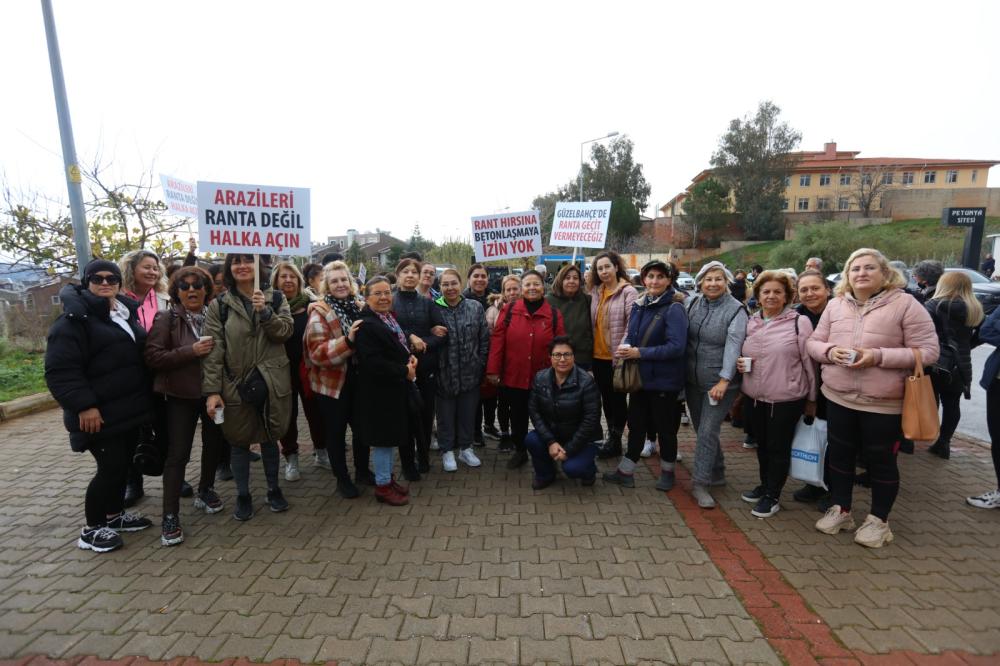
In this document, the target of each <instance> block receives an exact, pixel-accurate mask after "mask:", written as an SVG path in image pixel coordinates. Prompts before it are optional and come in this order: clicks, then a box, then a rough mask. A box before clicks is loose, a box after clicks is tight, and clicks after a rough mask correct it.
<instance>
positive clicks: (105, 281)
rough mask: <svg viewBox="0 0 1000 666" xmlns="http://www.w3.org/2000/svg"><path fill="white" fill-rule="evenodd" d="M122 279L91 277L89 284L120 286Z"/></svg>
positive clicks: (104, 276) (113, 276)
mask: <svg viewBox="0 0 1000 666" xmlns="http://www.w3.org/2000/svg"><path fill="white" fill-rule="evenodd" d="M121 283H122V279H121V278H120V277H118V276H117V275H91V276H90V284H121Z"/></svg>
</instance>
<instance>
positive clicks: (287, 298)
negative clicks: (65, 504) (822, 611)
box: [46, 249, 1000, 552]
mask: <svg viewBox="0 0 1000 666" xmlns="http://www.w3.org/2000/svg"><path fill="white" fill-rule="evenodd" d="M189 257H192V258H193V255H189ZM185 263H186V264H187V263H191V264H193V263H194V262H193V261H190V262H185ZM255 271H256V272H255ZM677 275H678V273H677V270H676V268H675V267H674V266H673V265H671V264H670V263H668V262H665V261H660V260H654V261H650V262H649V263H647V264H646V265H645V266H643V268H642V271H641V273H640V282H641V285H640V286H641V292H640V290H638V289H636V287H635V286H634V285H633V284H632V283H631V282H630V280H629V279H628V276H627V274H626V271H625V266H624V264H623V262H622V259H621V258H620V257H619V256H618V255H617V254H616V253H614V252H611V251H606V252H601V253H600V254H598V255H597V256H596V257H595V258H594V260H593V262H592V269H591V270H589V271H588V272H587V274H586V275H584V274H582V273H581V269H580V267H578V266H577V265H573V264H568V265H565V266H563V267H562V269H561V270H560V271H559V272H558V274H557V275H556V276H555V279H554V281H553V283H552V285H551V291H550V293H548V294H546V284H545V280H544V277H543V275H542V274H540V273H539V272H536V271H533V270H531V271H527V272H525V273H524V274H523V275H521V276H514V275H509V276H506V277H505V278H504V279H503V281H502V283H501V285H500V293H498V294H490V293H489V290H488V275H487V271H486V269H485V268H484V267H483V266H481V265H478V264H476V265H473V266H472V268H471V269H470V270H469V271H468V272H467V273H466V274H465V275H464V276H463V275H461V274H460V273H459V272H458V271H456V270H454V269H447V270H445V271H444V272H443V273H441V274H440V276H438V275H437V274H436V270H435V267H434V266H433V265H431V264H427V263H422V262H421V261H420V260H419V259H418V258H405V259H403V260H402V261H400V262H399V264H398V265H397V267H396V269H395V271H394V273H393V274H392V275H379V276H376V277H374V278H372V279H370V280H368V281H367V283H366V284H364V285H363V287H362V289H359V284H358V283H357V281H356V280H355V279H354V277H353V276H352V275H351V272H350V270H349V268H348V266H347V265H346V264H345V263H343V262H342V261H339V260H333V261H330V262H328V263H326V264H325V265H322V266H320V265H316V264H311V265H307V266H306V267H305V268H304V269H303V270H301V271H300V269H299V268H298V267H297V266H296V265H294V264H292V263H287V262H282V263H278V264H276V265H275V266H273V267H272V266H268V265H267V262H266V261H261V262H255V258H254V257H253V256H251V255H241V254H231V255H228V256H227V257H226V259H225V262H224V263H222V264H220V265H213V266H212V267H211V270H210V271H205V270H203V269H201V268H199V267H197V266H194V265H185V266H183V267H176V268H175V269H174V270H172V272H171V275H170V276H169V277H170V279H169V282H167V280H166V271H165V270H164V268H163V267H162V266H161V263H160V261H159V260H158V258H157V257H156V255H154V254H153V253H151V252H147V251H139V252H134V253H131V254H130V255H128V256H126V257H124V258H123V259H122V261H121V262H120V263H119V264H116V263H113V262H110V261H105V260H94V261H92V262H91V263H90V264H88V265H87V266H86V268H85V270H84V272H83V280H82V284H80V285H69V286H67V287H66V288H64V290H63V292H62V294H61V297H62V302H63V304H64V314H63V316H61V317H60V318H59V319H58V320H57V321H56V322H55V324H54V325H53V327H52V329H51V331H50V334H49V344H48V351H47V356H46V379H47V382H48V385H49V388H50V390H51V391H52V393H53V395H54V397H55V398H56V399H57V400H58V402H59V403H60V405H61V406H62V407H63V410H64V423H65V427H66V429H67V430H68V431H69V433H70V444H71V446H72V448H73V450H74V451H89V452H90V453H91V455H92V456H93V457H94V459H95V461H96V465H97V471H96V473H95V475H94V478H93V480H92V481H91V483H90V485H89V486H88V488H87V493H86V500H85V514H86V525H85V526H84V527H83V529H82V530H81V533H80V537H79V540H78V542H77V545H78V546H79V547H80V548H86V549H91V550H95V551H97V552H106V551H109V550H113V549H115V548H118V547H120V546H121V545H122V539H121V536H120V533H121V532H128V531H135V530H141V529H145V528H148V527H150V526H151V524H152V523H151V521H150V520H149V519H147V518H144V517H142V516H140V515H138V514H135V513H131V512H129V511H127V510H126V507H127V506H128V505H130V504H131V503H134V502H135V501H136V500H137V498H138V497H139V496H141V494H142V491H141V485H138V490H136V486H137V484H141V473H142V472H143V471H148V470H147V469H146V468H147V467H148V466H149V460H148V458H149V456H150V455H151V454H150V449H151V445H150V444H149V441H148V440H150V439H152V440H153V441H154V442H155V443H156V445H157V446H158V447H159V449H158V450H160V451H162V458H163V459H162V461H161V463H162V476H163V507H162V521H161V527H162V534H161V541H162V543H163V544H164V545H173V544H177V543H180V542H181V541H183V539H184V533H183V530H182V527H181V522H180V515H181V512H180V498H181V497H182V496H185V495H188V494H189V495H193V496H194V507H195V508H196V509H198V510H202V511H205V512H206V513H216V512H219V511H221V510H222V509H223V506H224V502H223V499H222V498H221V497H220V495H219V493H217V492H216V490H215V484H216V483H217V481H218V480H219V479H229V478H232V479H233V481H234V482H235V487H236V498H235V510H234V517H235V518H236V519H237V520H249V519H250V518H252V516H253V514H254V510H255V504H254V500H253V496H252V493H251V488H250V478H251V475H250V469H251V465H252V463H253V462H255V460H256V459H259V460H260V461H261V463H262V466H263V471H264V478H265V480H266V486H267V488H266V503H265V504H266V506H267V508H269V509H270V510H271V511H275V512H281V511H285V510H287V509H288V508H289V503H288V501H287V500H286V499H285V497H284V495H283V493H282V490H281V487H280V480H281V477H282V469H281V459H282V457H284V461H285V463H284V474H283V476H284V479H285V480H286V481H295V480H297V479H298V478H300V466H299V442H298V434H299V433H298V428H297V427H296V422H297V413H298V405H299V403H300V402H301V404H302V408H303V411H304V417H305V420H306V422H307V424H308V429H309V431H310V435H311V439H312V443H313V448H314V454H313V456H314V457H313V461H314V464H315V465H316V466H318V467H326V468H329V469H330V470H331V471H332V474H333V477H334V478H335V481H336V488H337V492H338V493H339V494H340V495H341V496H342V497H344V498H346V499H354V498H357V497H358V496H359V495H360V494H361V487H362V486H366V485H368V486H374V496H375V498H376V500H378V501H379V502H382V503H385V504H388V505H392V506H398V505H403V504H406V503H407V502H408V496H409V492H410V489H409V485H408V484H407V485H404V484H403V483H400V479H403V480H405V481H407V482H409V483H413V482H417V481H419V480H420V479H421V476H422V475H423V474H426V473H427V472H428V471H429V470H430V469H431V452H432V451H435V452H437V453H436V454H435V455H437V454H439V455H440V464H441V467H442V469H443V470H444V471H445V472H456V471H457V469H458V466H459V463H461V464H462V465H464V466H466V467H468V468H476V467H479V466H480V465H481V462H480V459H479V457H478V456H477V454H476V453H475V450H474V449H475V448H476V447H481V446H483V445H484V442H485V439H484V437H489V438H492V439H494V440H496V441H497V442H498V450H499V451H500V452H502V453H507V454H509V458H508V459H507V463H506V464H507V467H508V468H510V469H516V468H519V467H521V466H523V465H524V464H526V463H527V462H528V460H529V459H530V460H531V462H532V467H533V470H534V478H533V483H532V486H533V488H535V489H542V488H545V487H546V486H548V485H550V484H551V483H553V482H554V481H555V479H556V478H557V475H558V470H559V468H560V467H561V469H562V472H563V474H564V475H565V476H566V477H569V478H572V479H579V481H580V483H581V484H582V485H585V486H587V485H592V484H593V483H595V481H596V478H597V474H598V468H597V464H596V459H597V458H599V457H600V458H617V459H618V462H617V465H616V466H615V468H614V469H613V471H609V472H606V473H605V474H604V475H603V480H604V481H605V482H606V483H611V484H616V485H619V486H622V487H626V488H632V487H634V486H635V485H636V480H635V471H636V468H637V466H638V464H639V462H640V459H641V457H643V456H644V455H649V454H650V452H651V449H653V448H656V447H657V445H658V449H659V466H660V475H659V478H658V480H657V481H656V488H658V489H660V490H664V491H670V490H672V489H673V488H674V486H675V484H676V474H675V465H676V461H677V460H678V459H679V458H678V453H677V434H678V430H679V427H680V425H681V422H682V419H686V418H687V417H688V415H689V418H690V423H691V425H692V427H693V430H694V433H695V437H696V444H695V448H694V459H693V462H692V466H691V468H692V471H691V477H692V486H691V492H692V495H693V497H694V499H695V500H696V501H697V503H698V505H699V506H701V507H703V508H706V509H709V508H712V507H714V506H715V499H714V498H713V496H712V489H713V488H714V487H718V486H722V485H725V484H726V465H725V456H724V454H723V447H722V444H721V440H720V431H721V427H722V424H723V422H724V421H725V420H726V419H732V420H733V421H734V424H735V423H736V422H738V421H742V424H743V427H745V428H746V430H747V441H748V442H753V443H754V444H755V446H756V454H757V460H758V467H759V477H760V483H759V484H758V485H756V487H754V488H753V489H749V490H747V491H746V492H744V493H743V494H742V498H743V499H744V500H746V501H747V502H749V503H751V504H752V505H753V509H752V513H753V515H754V516H757V517H759V518H767V517H769V516H772V515H774V514H775V513H776V512H777V511H778V510H779V509H780V502H781V495H782V491H783V488H784V486H785V483H786V481H787V478H788V473H789V466H790V458H791V448H792V440H793V437H794V434H795V430H796V426H797V424H798V423H799V421H800V419H802V418H806V419H812V418H824V419H826V420H827V423H828V432H829V447H828V454H827V458H826V460H827V465H826V469H825V475H826V478H825V484H824V485H828V486H829V489H830V493H829V497H828V498H826V499H825V503H824V506H822V508H823V509H825V513H824V515H823V517H822V518H821V519H820V520H819V521H818V522H817V523H816V529H818V530H819V531H821V532H825V533H828V534H836V533H838V532H839V531H841V530H844V529H853V528H854V527H855V521H854V518H853V516H852V506H853V491H854V487H855V483H856V481H858V480H862V479H863V480H864V482H865V483H866V484H867V485H868V486H870V488H871V495H872V498H871V509H870V513H869V514H868V515H867V517H866V518H865V519H864V520H863V521H862V525H861V527H860V528H858V529H857V531H856V532H855V537H854V538H855V541H857V542H858V543H860V544H862V545H865V546H869V547H881V546H883V545H885V544H886V543H888V542H890V541H891V540H892V532H891V531H890V529H889V524H888V518H889V513H890V511H891V509H892V506H893V503H894V501H895V498H896V495H897V493H898V490H899V485H900V477H899V470H898V466H897V462H896V456H897V453H898V451H899V448H900V445H901V443H902V442H903V437H902V431H901V412H902V401H903V392H904V383H905V382H906V378H907V376H909V375H910V374H912V372H913V370H914V368H915V366H916V365H917V364H918V363H919V364H920V365H922V366H935V363H936V361H938V357H939V350H940V349H942V348H944V347H943V346H942V345H940V344H939V343H940V341H941V340H942V339H947V340H948V341H949V343H948V345H947V350H948V353H951V354H954V355H955V356H956V357H957V358H956V359H955V361H956V362H955V363H954V366H955V367H956V368H957V370H956V371H955V372H953V373H951V375H949V376H948V377H947V378H946V379H936V380H935V381H936V383H935V388H936V390H937V394H938V396H939V398H940V400H941V402H942V403H943V404H944V406H945V419H944V423H943V424H942V429H941V437H940V439H939V440H938V441H937V442H936V443H935V444H934V449H935V451H936V452H937V453H938V454H939V455H941V454H942V452H946V451H948V446H949V440H950V438H951V435H952V434H953V432H954V429H955V425H957V416H955V415H956V414H957V406H956V403H957V398H956V397H955V395H956V394H957V395H959V396H960V395H961V394H962V393H965V394H968V391H969V390H970V387H971V383H972V381H973V378H972V377H971V363H970V362H969V350H970V349H971V347H972V346H973V345H974V344H975V343H976V341H977V340H982V341H984V342H988V343H991V344H997V342H1000V322H998V319H997V315H996V313H994V314H993V316H991V317H990V318H989V319H988V320H987V321H986V322H985V323H982V320H983V312H982V308H981V306H980V305H979V303H978V301H976V299H975V298H973V297H972V292H971V285H970V284H969V283H968V278H967V277H965V276H964V275H962V274H961V273H949V274H947V275H945V276H944V277H943V278H941V280H940V281H939V282H938V284H937V288H936V291H935V292H934V294H933V298H932V299H930V300H929V301H928V303H927V304H926V306H925V305H923V304H921V303H920V302H918V301H917V300H916V299H915V298H913V297H911V296H910V295H909V294H907V293H906V291H905V284H906V281H905V279H904V277H903V275H902V274H901V273H900V272H899V271H898V270H896V269H894V268H892V267H891V266H890V265H889V264H888V262H887V261H886V259H885V257H883V256H882V254H881V253H879V252H878V251H877V250H873V249H860V250H857V251H856V252H854V253H853V254H852V255H851V256H850V258H849V259H848V260H847V262H846V264H845V268H844V279H843V280H842V281H841V282H840V283H839V284H838V285H837V286H836V290H835V295H834V294H831V291H830V289H829V288H828V286H827V283H826V281H825V279H824V277H823V275H822V274H821V273H820V272H818V271H816V270H812V269H807V270H806V271H805V272H803V273H802V274H800V275H798V276H794V275H789V274H788V273H785V272H781V271H763V272H761V271H759V270H755V271H754V275H753V277H754V279H753V281H752V285H751V283H750V282H749V280H747V279H745V275H741V276H739V278H734V276H733V274H732V273H731V272H730V270H729V269H728V268H727V267H726V266H724V265H723V264H721V263H719V262H714V261H713V262H710V263H708V264H706V265H705V266H703V267H702V268H701V270H700V271H699V272H698V273H697V276H696V278H695V282H696V292H695V293H694V294H693V295H688V294H685V293H684V292H681V291H678V290H677V289H675V287H674V282H675V280H676V278H677ZM464 282H465V283H467V284H463V283H464ZM272 285H273V286H272ZM734 293H735V294H736V295H735V296H734ZM362 294H363V296H362ZM744 300H750V301H751V302H753V303H756V304H757V307H756V308H755V310H754V311H753V312H751V311H750V310H748V308H747V307H746V305H745V303H744ZM936 322H937V323H938V326H937V328H936V327H935V323H936ZM942 336H945V337H944V338H943V337H942ZM952 341H954V342H952ZM939 365H940V364H939ZM998 370H1000V356H998V353H997V352H995V353H994V354H993V356H991V357H990V361H989V362H988V363H987V369H986V375H984V378H983V381H982V386H983V387H984V388H985V389H987V395H988V401H989V402H988V404H989V414H990V422H989V427H990V432H991V436H992V437H993V438H994V440H996V439H997V435H1000V432H998V428H1000V424H998V423H997V422H996V421H997V420H1000V403H998V401H1000V381H998V380H997V375H998ZM734 403H737V406H736V407H735V408H734ZM602 412H603V418H604V423H605V424H606V427H607V433H606V436H605V432H604V429H603V428H602V425H601V417H602ZM952 421H954V423H953V422H952ZM199 422H200V423H201V439H202V446H201V465H200V476H199V478H198V481H197V488H196V489H195V488H190V489H188V488H187V487H186V486H187V484H186V481H185V480H184V471H185V468H186V465H187V463H188V461H189V459H190V457H191V452H192V445H193V439H194V436H195V432H196V426H197V424H198V423H199ZM435 424H436V425H435ZM498 426H499V427H498ZM349 427H350V429H351V437H350V444H351V454H352V455H351V460H352V462H353V467H354V470H353V473H352V471H351V470H350V468H349V466H348V455H347V448H348V437H347V430H348V428H349ZM435 431H436V435H435ZM626 432H627V438H625V433H626ZM623 439H624V441H623ZM252 445H259V450H260V453H259V456H258V455H257V454H256V453H255V452H254V451H253V450H252V449H251V446H252ZM152 449H153V451H154V452H155V450H157V448H156V446H152ZM396 450H398V452H399V471H400V475H401V476H400V477H397V476H396V475H395V474H394V469H395V467H396V466H395V460H394V458H395V451H396ZM137 451H138V452H137ZM993 455H994V463H995V466H996V467H997V469H998V474H1000V461H998V457H1000V456H998V452H997V447H995V448H994V452H993ZM153 457H155V455H153ZM942 457H947V456H946V455H944V456H942ZM859 467H860V468H863V471H859ZM136 477H138V480H136ZM998 486H1000V483H998ZM824 494H825V491H824V489H822V488H817V487H813V486H807V487H805V488H802V489H800V490H798V491H796V493H795V499H797V500H800V501H817V500H818V501H821V502H823V501H824V497H823V495H824ZM969 503H970V504H972V505H974V506H980V507H984V508H996V507H1000V491H991V492H988V493H986V494H984V495H981V496H979V497H975V498H969Z"/></svg>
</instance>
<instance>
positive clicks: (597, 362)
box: [593, 358, 628, 435]
mask: <svg viewBox="0 0 1000 666" xmlns="http://www.w3.org/2000/svg"><path fill="white" fill-rule="evenodd" d="M593 369H594V381H596V382H597V388H598V389H599V390H600V391H601V404H602V405H603V407H604V419H605V420H606V421H607V422H608V430H609V431H611V432H614V433H617V434H619V435H620V434H621V433H622V432H624V430H625V422H626V421H627V420H628V399H627V398H626V395H627V394H625V393H619V392H618V391H615V388H614V381H613V368H612V362H611V361H605V360H604V359H600V358H595V359H594V368H593Z"/></svg>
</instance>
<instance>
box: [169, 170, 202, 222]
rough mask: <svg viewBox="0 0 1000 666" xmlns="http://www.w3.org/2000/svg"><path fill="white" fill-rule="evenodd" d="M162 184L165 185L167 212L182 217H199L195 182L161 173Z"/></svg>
mask: <svg viewBox="0 0 1000 666" xmlns="http://www.w3.org/2000/svg"><path fill="white" fill-rule="evenodd" d="M160 185H162V186H163V201H164V203H166V204H167V212H170V213H173V214H174V215H180V216H181V217H198V196H197V192H196V189H195V188H196V186H195V184H194V183H192V182H191V181H189V180H181V179H180V178H174V177H173V176H167V175H165V174H162V173H161V174H160Z"/></svg>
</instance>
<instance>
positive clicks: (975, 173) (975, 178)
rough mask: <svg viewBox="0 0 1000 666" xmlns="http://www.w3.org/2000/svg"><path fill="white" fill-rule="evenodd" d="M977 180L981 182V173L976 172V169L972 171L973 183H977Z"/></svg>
mask: <svg viewBox="0 0 1000 666" xmlns="http://www.w3.org/2000/svg"><path fill="white" fill-rule="evenodd" d="M977 180H979V172H978V171H976V170H975V169H973V170H972V182H973V183H974V182H976V181H977Z"/></svg>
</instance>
